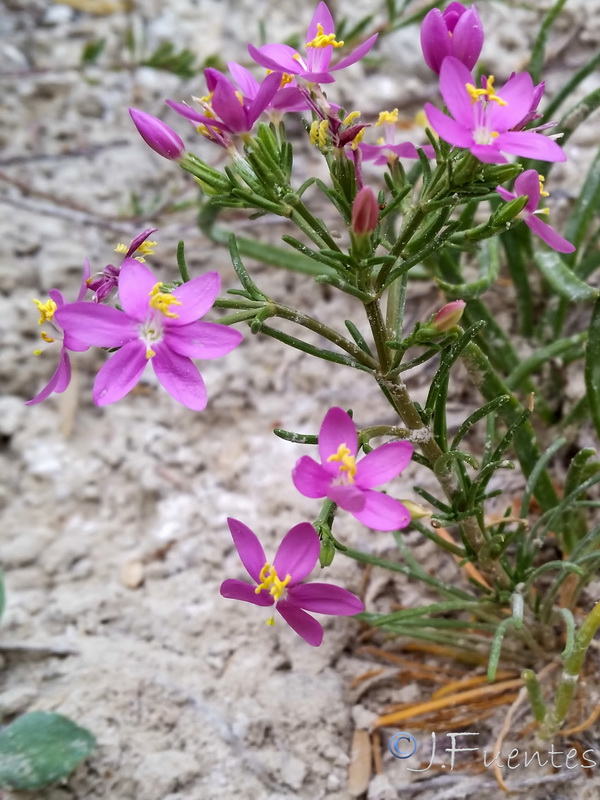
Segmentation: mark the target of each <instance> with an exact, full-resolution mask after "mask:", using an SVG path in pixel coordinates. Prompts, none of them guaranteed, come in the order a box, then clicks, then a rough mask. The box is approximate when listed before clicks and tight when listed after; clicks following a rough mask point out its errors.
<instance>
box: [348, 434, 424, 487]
mask: <svg viewBox="0 0 600 800" xmlns="http://www.w3.org/2000/svg"><path fill="white" fill-rule="evenodd" d="M413 452H414V447H413V446H412V444H411V443H410V442H388V443H387V444H382V445H381V447H377V448H375V450H371V452H370V453H367V455H366V456H365V457H364V458H362V459H361V460H360V461H359V462H358V464H357V465H356V476H355V478H354V480H355V481H356V484H357V486H360V488H361V489H372V488H373V487H374V486H381V484H382V483H387V481H391V480H392V478H395V477H396V475H400V473H401V472H402V470H403V469H404V468H405V467H406V465H407V464H408V463H409V461H410V460H411V458H412V455H413Z"/></svg>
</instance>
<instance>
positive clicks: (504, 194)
mask: <svg viewBox="0 0 600 800" xmlns="http://www.w3.org/2000/svg"><path fill="white" fill-rule="evenodd" d="M496 191H497V192H498V194H499V195H500V197H501V198H502V199H503V200H506V202H507V203H510V201H511V200H516V199H517V195H516V194H515V193H514V192H509V191H508V190H507V189H505V188H504V187H503V186H496Z"/></svg>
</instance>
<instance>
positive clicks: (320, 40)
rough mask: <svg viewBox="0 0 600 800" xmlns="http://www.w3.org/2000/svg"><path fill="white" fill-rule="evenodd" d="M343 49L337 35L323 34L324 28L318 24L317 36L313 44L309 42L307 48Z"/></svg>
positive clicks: (342, 44)
mask: <svg viewBox="0 0 600 800" xmlns="http://www.w3.org/2000/svg"><path fill="white" fill-rule="evenodd" d="M329 45H333V47H343V46H344V43H343V42H336V39H335V33H323V26H322V25H321V23H320V22H317V35H316V36H315V38H314V39H313V40H312V41H311V42H307V43H306V46H307V47H329Z"/></svg>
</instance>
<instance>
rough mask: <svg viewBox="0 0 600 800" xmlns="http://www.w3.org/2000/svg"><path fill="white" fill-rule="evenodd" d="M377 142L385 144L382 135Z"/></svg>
mask: <svg viewBox="0 0 600 800" xmlns="http://www.w3.org/2000/svg"><path fill="white" fill-rule="evenodd" d="M377 144H385V139H384V138H383V136H380V137H379V139H377Z"/></svg>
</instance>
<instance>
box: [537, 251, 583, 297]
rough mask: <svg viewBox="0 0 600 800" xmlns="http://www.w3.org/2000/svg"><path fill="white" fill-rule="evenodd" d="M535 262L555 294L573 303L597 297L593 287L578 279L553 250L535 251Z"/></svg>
mask: <svg viewBox="0 0 600 800" xmlns="http://www.w3.org/2000/svg"><path fill="white" fill-rule="evenodd" d="M534 259H535V263H536V264H537V266H538V268H539V270H540V272H541V273H542V275H543V276H544V278H545V279H546V280H547V281H548V283H549V284H550V286H551V287H552V288H553V289H554V291H555V292H556V294H558V295H559V296H560V297H564V298H565V300H570V301H571V302H573V303H585V302H586V301H588V300H595V299H596V298H597V297H598V289H594V288H592V287H591V286H589V285H588V284H587V283H584V281H582V280H580V279H579V278H578V277H577V276H576V275H575V273H574V272H573V271H572V270H571V269H569V267H568V266H567V265H566V264H565V262H564V261H563V260H562V258H561V257H560V256H559V255H558V253H555V252H554V251H553V250H549V251H547V252H544V253H542V252H536V253H535V255H534Z"/></svg>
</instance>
